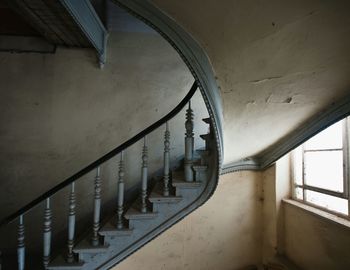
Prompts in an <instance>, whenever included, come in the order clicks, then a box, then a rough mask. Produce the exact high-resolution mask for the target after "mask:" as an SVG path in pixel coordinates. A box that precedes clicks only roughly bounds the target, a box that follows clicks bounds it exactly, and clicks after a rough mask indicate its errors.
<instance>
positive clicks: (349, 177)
mask: <svg viewBox="0 0 350 270" xmlns="http://www.w3.org/2000/svg"><path fill="white" fill-rule="evenodd" d="M340 121H342V123H343V125H342V126H343V147H342V150H343V192H337V191H333V190H329V189H325V188H320V187H315V186H312V185H307V184H306V183H305V162H304V154H305V152H309V151H313V150H305V149H304V145H302V146H300V147H301V148H302V150H301V151H302V160H301V163H302V179H301V180H302V181H301V182H302V183H301V184H297V182H296V173H295V172H296V169H297V168H296V164H295V152H294V153H293V154H292V168H293V170H292V187H293V192H292V198H293V199H294V200H296V201H299V202H302V203H304V204H307V205H310V206H312V207H315V208H318V209H321V210H324V211H326V212H329V213H332V214H335V215H337V216H341V217H345V218H347V219H350V196H349V195H350V172H349V169H350V165H349V161H350V156H349V153H350V150H349V146H350V145H349V141H350V132H349V128H350V117H347V118H344V119H343V120H340ZM332 150H333V151H334V150H340V148H339V149H327V150H324V151H332ZM315 151H322V150H315ZM299 169H300V168H299ZM296 188H301V189H302V192H303V198H302V199H299V198H297V196H296ZM306 190H310V191H315V192H318V193H322V194H326V195H330V196H334V197H338V198H341V199H346V200H347V202H348V213H347V215H346V214H343V213H340V212H336V211H333V210H330V209H328V208H325V207H322V206H320V205H317V204H314V203H312V202H309V201H307V200H306Z"/></svg>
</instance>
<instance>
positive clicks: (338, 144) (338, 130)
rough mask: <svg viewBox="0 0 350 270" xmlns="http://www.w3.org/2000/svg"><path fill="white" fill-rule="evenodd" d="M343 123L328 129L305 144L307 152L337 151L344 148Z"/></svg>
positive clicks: (340, 122)
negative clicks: (320, 150)
mask: <svg viewBox="0 0 350 270" xmlns="http://www.w3.org/2000/svg"><path fill="white" fill-rule="evenodd" d="M342 127H343V121H339V122H337V123H335V124H334V125H332V126H330V127H329V128H326V129H325V130H324V131H322V132H320V133H318V134H317V135H315V136H314V137H312V138H311V139H309V140H308V141H307V142H306V143H305V144H304V147H305V148H304V149H305V150H314V149H335V148H342V147H343V128H342Z"/></svg>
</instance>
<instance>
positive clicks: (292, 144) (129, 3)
mask: <svg viewBox="0 0 350 270" xmlns="http://www.w3.org/2000/svg"><path fill="white" fill-rule="evenodd" d="M114 1H115V2H116V3H117V4H118V5H120V6H121V7H123V8H124V9H126V10H128V11H129V12H130V13H132V14H133V15H134V16H136V17H138V18H139V19H141V20H143V21H144V22H145V23H146V24H148V25H150V26H151V27H152V28H154V29H155V30H156V31H158V32H159V33H160V34H161V35H162V36H163V37H164V38H165V39H166V40H167V41H168V42H169V43H170V44H171V45H172V46H173V47H174V48H175V49H176V50H177V52H178V53H179V55H180V56H181V57H182V58H183V60H184V62H185V63H186V64H187V66H188V67H189V69H190V70H191V72H192V74H193V76H194V77H195V78H196V80H197V81H198V83H199V87H200V89H201V92H202V94H203V97H204V99H205V101H206V105H207V107H208V110H209V113H210V114H211V117H212V119H213V120H214V125H215V126H214V132H216V135H217V142H218V147H219V149H220V151H221V152H219V162H220V163H221V162H222V160H223V152H224V149H223V132H222V130H223V129H222V115H223V112H222V110H223V109H222V100H221V96H220V92H219V89H218V87H217V85H216V80H215V77H214V72H213V70H212V67H211V64H210V61H209V59H208V56H207V54H206V52H205V51H204V50H203V48H201V47H200V45H199V44H198V43H197V42H196V41H195V40H194V38H193V37H192V36H190V35H189V34H188V33H187V32H186V31H185V30H184V29H183V28H181V27H180V26H179V25H178V24H177V23H176V22H175V21H174V20H173V19H171V18H169V17H168V16H167V15H166V14H164V13H163V12H162V11H161V10H160V9H159V8H157V7H156V6H155V5H154V4H153V3H151V1H149V0H114ZM349 114H350V96H348V97H347V98H345V99H343V100H341V101H340V102H338V103H335V104H333V105H332V106H331V107H330V108H329V109H328V110H326V111H324V112H323V113H322V114H319V115H318V116H316V117H314V118H312V119H311V120H310V121H308V123H306V124H305V125H303V126H302V127H301V128H299V129H297V130H295V131H294V132H292V133H291V134H290V135H288V136H286V137H284V138H282V139H281V140H279V141H277V142H276V143H274V144H273V145H272V146H271V147H269V148H268V149H266V150H265V151H263V152H262V153H261V154H258V155H256V156H254V157H251V158H247V159H244V160H241V161H239V162H235V163H230V164H226V165H224V166H223V169H222V173H223V174H225V173H229V172H234V171H241V170H262V169H265V168H267V167H268V166H270V165H271V164H272V163H274V162H275V161H277V160H278V159H279V158H281V157H282V156H284V155H285V154H287V153H288V152H290V151H291V150H293V149H294V148H296V147H297V146H299V145H300V144H302V143H303V142H305V141H306V140H307V139H309V138H310V137H312V136H313V135H315V134H317V133H318V132H320V131H322V130H323V129H325V128H327V127H328V126H330V125H332V124H333V123H335V122H336V121H338V120H340V119H342V118H344V117H345V116H347V115H349Z"/></svg>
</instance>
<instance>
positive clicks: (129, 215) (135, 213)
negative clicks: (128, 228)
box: [125, 208, 158, 219]
mask: <svg viewBox="0 0 350 270" xmlns="http://www.w3.org/2000/svg"><path fill="white" fill-rule="evenodd" d="M157 215H158V213H157V212H146V213H142V212H141V211H140V210H138V209H135V208H130V209H129V210H128V211H127V212H126V213H125V218H126V219H152V218H155V217H157Z"/></svg>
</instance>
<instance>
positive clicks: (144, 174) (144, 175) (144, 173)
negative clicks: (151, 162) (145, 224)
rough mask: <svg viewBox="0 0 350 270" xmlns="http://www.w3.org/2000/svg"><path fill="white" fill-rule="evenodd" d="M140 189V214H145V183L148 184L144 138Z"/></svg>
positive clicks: (146, 153)
mask: <svg viewBox="0 0 350 270" xmlns="http://www.w3.org/2000/svg"><path fill="white" fill-rule="evenodd" d="M141 178H142V188H141V212H142V213H146V212H147V202H146V198H147V182H148V149H147V145H146V136H145V137H144V141H143V148H142V168H141Z"/></svg>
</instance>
